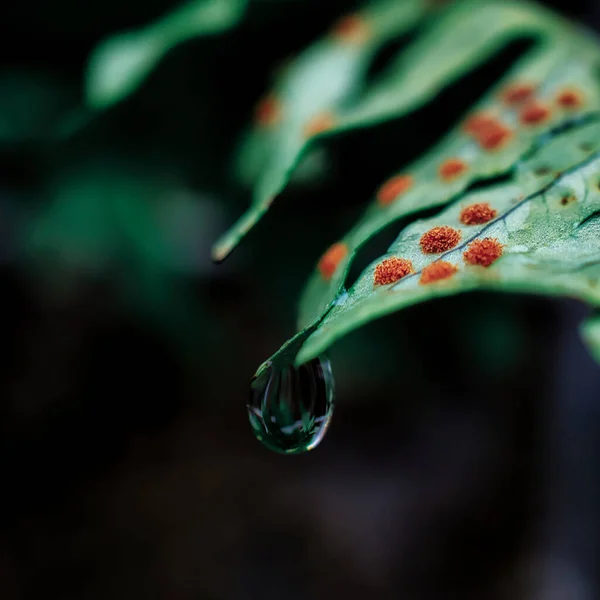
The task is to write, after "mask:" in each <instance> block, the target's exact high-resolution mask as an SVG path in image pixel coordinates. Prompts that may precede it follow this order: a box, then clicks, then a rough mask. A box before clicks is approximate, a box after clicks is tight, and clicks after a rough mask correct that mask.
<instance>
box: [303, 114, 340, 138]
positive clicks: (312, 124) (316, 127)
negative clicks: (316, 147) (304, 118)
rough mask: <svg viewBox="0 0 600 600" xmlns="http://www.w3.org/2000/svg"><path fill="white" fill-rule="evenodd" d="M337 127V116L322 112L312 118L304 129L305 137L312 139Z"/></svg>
mask: <svg viewBox="0 0 600 600" xmlns="http://www.w3.org/2000/svg"><path fill="white" fill-rule="evenodd" d="M334 125H335V116H334V114H333V113H332V112H328V111H327V112H322V113H319V114H316V115H315V116H314V117H312V118H311V119H310V120H309V121H308V123H307V124H306V125H305V127H304V135H305V136H306V137H311V136H313V135H319V134H320V133H323V132H325V131H328V130H329V129H331V128H332V127H333V126H334Z"/></svg>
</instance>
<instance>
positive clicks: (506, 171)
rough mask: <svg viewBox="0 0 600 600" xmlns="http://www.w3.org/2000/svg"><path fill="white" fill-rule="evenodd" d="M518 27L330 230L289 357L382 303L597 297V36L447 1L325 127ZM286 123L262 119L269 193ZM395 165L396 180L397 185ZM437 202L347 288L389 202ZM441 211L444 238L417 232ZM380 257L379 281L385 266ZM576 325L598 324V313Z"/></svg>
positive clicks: (277, 174)
mask: <svg viewBox="0 0 600 600" xmlns="http://www.w3.org/2000/svg"><path fill="white" fill-rule="evenodd" d="M375 6H383V5H382V4H378V5H375ZM365 14H366V13H365ZM389 18H390V19H393V18H394V17H393V12H392V13H390V15H389ZM366 21H367V22H368V19H366ZM523 36H528V37H530V38H532V39H533V40H534V41H535V44H534V46H533V48H532V49H531V50H530V51H529V52H528V53H527V54H526V55H525V56H524V57H523V58H521V59H520V60H519V61H518V62H517V63H516V64H515V65H514V66H513V67H512V68H510V69H509V71H508V72H507V73H506V75H505V76H504V77H502V78H501V80H500V81H499V83H498V85H496V86H494V88H493V89H492V90H491V91H490V92H489V93H488V94H487V95H486V96H485V97H484V98H483V99H482V100H481V101H480V102H478V103H477V105H475V106H473V107H471V109H470V110H469V111H468V113H467V114H466V115H465V117H464V118H463V119H461V120H460V122H459V123H457V124H456V126H455V128H454V129H453V130H452V131H450V133H448V134H447V135H446V136H445V137H443V138H442V139H441V140H440V141H439V142H438V143H437V144H436V145H435V146H434V147H433V148H432V149H431V150H430V151H428V152H427V153H426V154H424V155H423V156H422V157H421V158H418V159H417V160H416V161H415V162H414V163H413V164H411V165H408V166H407V167H405V168H404V169H403V170H402V172H400V173H397V174H396V175H395V176H394V177H392V178H391V179H390V180H389V181H388V182H387V184H390V183H391V187H390V186H389V185H386V183H384V184H383V185H382V187H381V188H380V190H379V191H378V193H377V197H376V199H375V200H374V201H373V202H372V203H371V204H370V205H369V206H368V207H367V209H366V211H365V213H364V215H363V216H362V218H361V219H359V221H358V223H357V224H356V225H355V226H354V227H353V228H352V230H351V231H350V232H349V233H348V234H347V235H346V236H344V237H343V238H342V240H332V243H333V242H336V246H334V248H336V250H335V251H334V253H333V254H332V255H329V257H328V258H327V259H326V261H325V263H323V262H321V263H320V265H319V267H320V268H319V269H316V270H315V273H314V275H313V276H312V278H311V280H310V281H309V283H308V285H307V288H306V290H305V292H304V295H303V298H302V300H301V304H300V327H299V328H300V330H301V333H300V334H299V336H300V337H301V338H302V339H305V341H304V343H303V345H302V348H301V350H300V352H299V354H298V356H297V362H298V363H303V362H305V361H308V360H310V359H311V358H314V357H316V356H318V355H319V354H321V353H322V352H323V351H325V350H326V349H327V348H329V346H330V345H331V344H333V343H334V342H335V341H336V340H337V339H339V338H340V337H341V336H343V335H345V334H347V333H348V332H350V331H352V330H353V329H356V328H358V327H360V326H361V325H363V324H365V323H367V322H369V321H371V320H373V319H375V318H377V317H380V316H383V315H386V314H389V313H391V312H393V311H396V310H399V309H401V308H404V307H407V306H410V305H413V304H416V303H420V302H424V301H426V300H429V299H432V298H437V297H442V296H448V295H452V294H457V293H460V292H467V291H472V290H482V289H485V290H497V291H507V292H526V293H527V292H531V293H539V294H549V295H566V296H570V297H574V298H578V299H580V300H582V301H584V302H588V303H590V304H592V305H593V306H598V305H600V216H599V215H600V142H599V140H600V83H599V81H598V78H597V66H598V64H599V63H600V46H599V45H598V42H597V40H596V39H595V38H593V37H592V36H591V35H589V33H587V32H586V31H584V30H582V29H578V28H576V27H574V26H573V25H572V24H570V23H568V22H566V21H564V20H563V19H561V18H559V17H557V16H555V15H554V14H552V13H549V12H547V11H545V10H543V9H541V8H540V7H538V6H536V5H533V4H528V3H525V2H518V3H517V2H511V1H500V0H483V1H481V0H478V1H474V0H465V1H464V2H457V3H456V4H455V5H453V6H452V7H449V8H448V9H446V10H445V11H443V13H442V14H441V15H440V16H439V17H437V18H436V19H435V20H434V21H433V22H432V23H430V24H429V25H428V26H427V27H426V28H424V31H423V32H422V34H421V36H420V37H419V38H418V39H417V40H416V41H415V42H414V43H413V44H412V45H411V46H409V48H408V49H407V50H406V51H405V52H404V53H402V54H401V55H400V56H399V57H398V58H397V59H396V60H395V61H393V63H392V65H391V66H390V67H389V68H388V69H387V71H385V72H384V73H383V74H382V76H381V78H380V79H379V80H378V81H375V83H374V84H373V85H372V86H368V89H366V90H361V93H356V94H355V95H354V98H353V99H352V100H347V102H346V103H344V104H343V105H340V108H339V109H338V110H337V111H336V113H335V119H334V120H333V122H332V124H331V127H330V128H329V129H328V134H332V133H335V132H337V131H340V130H343V129H347V128H351V127H363V126H369V125H371V124H372V123H374V122H377V121H382V120H385V119H388V118H391V117H392V116H398V115H404V114H406V115H408V114H409V113H410V112H411V111H413V110H415V109H416V108H418V107H419V106H421V105H422V104H423V103H426V102H429V101H430V100H431V99H432V98H433V97H434V96H435V95H436V94H437V92H438V91H439V90H440V89H441V88H442V87H444V86H446V85H448V84H450V83H453V82H456V81H457V80H458V79H459V78H460V77H461V76H462V75H463V74H466V73H467V72H469V71H470V70H472V69H473V68H475V67H476V66H478V65H481V64H482V62H483V61H485V59H487V58H489V57H491V56H492V54H493V53H494V52H497V51H498V50H499V49H501V48H503V47H504V46H505V45H506V43H507V42H510V41H511V40H516V39H520V38H522V37H523ZM309 55H310V51H309ZM310 73H311V75H306V77H307V78H310V77H313V78H314V79H315V81H316V80H318V78H319V76H318V73H321V71H320V67H319V57H318V55H315V56H314V59H313V62H312V63H311V70H310ZM288 77H292V75H288ZM285 81H288V80H287V79H284V82H285ZM359 87H360V85H359ZM290 101H291V100H290ZM305 116H306V115H305ZM290 124H291V122H287V121H285V119H283V118H282V120H281V123H280V125H279V127H280V128H281V132H280V133H276V132H273V133H272V134H271V136H272V137H271V143H272V144H273V150H272V152H273V153H275V154H277V153H279V154H280V155H281V157H282V158H281V161H283V162H285V165H286V166H285V168H284V166H283V163H282V162H278V160H279V159H272V160H269V161H265V165H266V166H265V167H264V169H263V170H262V171H260V172H259V171H257V173H258V174H257V179H256V187H255V190H261V189H262V190H263V191H264V189H263V188H262V187H261V186H263V184H264V181H269V182H270V184H269V185H272V186H273V187H272V189H271V188H269V190H270V191H269V194H270V197H271V198H272V196H273V194H275V193H277V192H278V191H279V190H280V189H281V187H282V186H283V185H285V183H286V181H287V180H288V178H289V177H290V174H291V172H292V170H293V167H294V165H295V164H296V163H297V161H298V158H299V157H300V156H301V155H302V152H303V151H304V148H305V146H307V145H308V143H309V139H304V140H303V141H301V142H300V143H299V142H298V134H297V131H298V130H296V134H295V135H294V133H293V131H294V130H290V129H288V135H287V136H286V135H285V134H284V133H283V131H284V129H285V128H286V127H290V126H291V125H290ZM290 131H291V132H292V133H290ZM257 135H258V134H257ZM286 139H289V142H288V146H285V144H284V141H285V140H286ZM294 140H295V141H294ZM400 143H401V142H400ZM292 146H293V149H292V150H290V148H291V147H292ZM284 156H285V157H286V158H283V157H284ZM454 169H456V170H454ZM398 178H402V179H400V181H401V182H402V185H400V186H395V183H397V182H398ZM498 178H501V181H500V182H498V181H497V179H498ZM475 183H477V184H478V185H477V186H475V187H473V184H475ZM390 190H391V191H390ZM257 194H258V195H256V196H255V199H254V204H253V207H252V208H251V209H250V211H249V213H247V214H246V215H245V216H244V217H243V218H242V225H241V229H240V227H237V228H234V229H233V231H232V232H230V233H229V234H227V236H226V237H225V238H224V240H225V241H224V245H220V246H218V247H217V249H216V252H217V254H219V253H220V252H222V253H226V252H227V251H228V250H229V249H230V248H231V247H232V246H233V245H234V244H235V243H237V241H238V240H239V238H240V236H241V235H242V234H243V233H244V231H245V230H247V228H248V226H249V225H251V224H253V223H254V222H255V221H256V219H257V218H258V217H259V216H260V215H262V213H263V212H264V210H265V208H266V205H267V204H268V198H266V196H265V197H263V195H261V194H262V192H261V193H258V192H257ZM444 205H447V206H446V207H445V208H444ZM474 205H477V206H482V205H483V206H485V207H486V210H487V213H488V214H487V216H486V217H485V218H482V219H481V220H480V221H477V220H473V221H470V220H469V219H466V218H465V216H464V214H463V210H464V209H465V208H466V207H472V206H474ZM435 207H439V213H438V214H436V216H434V217H431V218H427V219H422V220H417V221H414V222H413V223H412V224H410V225H408V226H407V227H406V228H405V229H404V230H403V231H401V232H400V234H399V236H398V238H397V239H396V241H395V242H394V243H393V244H392V246H391V247H390V248H389V250H388V253H387V254H386V255H384V256H381V257H379V258H377V259H376V260H374V261H373V263H372V264H371V265H370V266H369V267H368V268H367V269H365V271H364V272H363V273H362V274H361V275H360V277H359V278H358V280H357V281H356V283H354V284H353V285H352V286H351V287H350V289H348V290H347V291H346V289H345V288H346V285H345V283H346V278H347V276H348V272H349V267H350V265H351V263H352V260H353V258H354V257H355V255H356V252H357V250H358V249H359V248H360V247H361V246H362V245H363V244H364V243H365V242H366V241H368V240H369V239H370V238H372V237H373V236H374V235H375V234H376V233H377V232H378V231H380V230H381V229H382V228H384V227H386V226H387V225H390V224H392V223H393V222H395V221H396V220H398V219H399V218H400V217H409V216H410V215H416V214H417V213H419V212H421V211H423V210H431V209H432V208H435ZM439 227H442V228H446V229H444V230H443V231H445V232H446V234H448V231H450V233H451V237H452V241H451V242H448V241H446V242H443V243H442V245H441V247H439V248H437V249H432V248H427V247H426V246H427V244H426V243H424V242H423V240H425V239H427V236H426V235H425V234H426V233H428V232H430V231H432V230H433V232H434V233H431V234H428V235H433V236H434V238H435V236H436V235H438V233H439V231H440V230H439V229H436V228H439ZM448 228H451V229H448ZM435 232H438V233H435ZM423 236H425V237H423ZM386 259H390V260H391V261H392V262H391V263H384V264H385V265H387V266H389V265H392V266H391V267H390V268H391V271H392V273H391V275H390V277H389V278H388V279H389V283H387V282H386V277H380V275H381V273H382V272H383V271H384V269H382V263H383V261H385V260H386ZM488 259H489V260H488ZM394 261H395V262H394ZM399 261H405V262H402V263H400V264H401V267H399V266H398V264H399ZM432 265H435V266H432ZM402 269H405V271H404V272H402ZM436 269H438V270H437V271H436ZM586 331H587V332H588V337H589V338H591V339H593V338H594V337H595V336H594V335H593V332H594V328H592V327H591V326H590V328H589V329H588V330H586ZM589 332H592V333H589ZM300 337H299V338H298V339H300ZM596 337H597V336H596Z"/></svg>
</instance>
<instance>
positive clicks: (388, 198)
mask: <svg viewBox="0 0 600 600" xmlns="http://www.w3.org/2000/svg"><path fill="white" fill-rule="evenodd" d="M413 183H414V180H413V178H412V177H411V176H410V175H396V176H395V177H392V178H391V179H388V180H387V181H386V182H385V183H384V184H383V185H382V186H381V187H380V188H379V190H378V192H377V202H379V204H380V205H381V206H387V205H388V204H391V203H392V202H393V201H394V200H395V199H396V198H397V197H398V196H400V194H403V193H404V192H406V191H408V190H409V189H410V188H411V187H412V185H413Z"/></svg>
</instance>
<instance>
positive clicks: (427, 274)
mask: <svg viewBox="0 0 600 600" xmlns="http://www.w3.org/2000/svg"><path fill="white" fill-rule="evenodd" d="M457 271H458V267H457V266H456V265H453V264H452V263H449V262H446V261H445V260H438V261H436V262H434V263H431V264H430V265H427V266H426V267H425V268H424V269H423V271H421V279H419V283H421V284H423V285H427V284H428V283H434V282H435V281H440V280H442V279H448V278H450V277H452V275H454V273H456V272H457Z"/></svg>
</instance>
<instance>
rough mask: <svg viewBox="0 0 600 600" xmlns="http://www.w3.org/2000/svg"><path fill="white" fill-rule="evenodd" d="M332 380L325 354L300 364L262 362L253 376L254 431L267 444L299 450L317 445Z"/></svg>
mask: <svg viewBox="0 0 600 600" xmlns="http://www.w3.org/2000/svg"><path fill="white" fill-rule="evenodd" d="M334 395H335V394H334V382H333V374H332V372H331V365H330V363H329V360H328V359H327V358H323V357H321V358H316V359H314V360H312V361H310V362H308V363H306V364H304V365H300V366H299V367H296V366H294V364H293V362H286V363H276V362H271V363H268V364H267V365H265V368H264V369H262V370H261V371H260V372H259V373H258V374H257V375H256V377H255V378H254V379H253V380H252V385H251V388H250V401H249V403H248V416H249V418H250V425H251V426H252V429H253V430H254V435H256V437H257V438H258V439H259V440H260V441H261V442H262V443H263V444H264V445H265V446H267V447H268V448H270V449H271V450H275V451H276V452H282V453H284V454H298V453H300V452H306V451H308V450H312V449H313V448H315V447H316V446H318V445H319V443H320V442H321V440H322V439H323V437H324V436H325V433H326V431H327V428H328V426H329V422H330V421H331V415H332V414H333V406H334Z"/></svg>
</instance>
